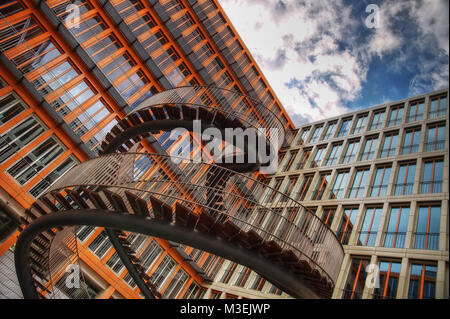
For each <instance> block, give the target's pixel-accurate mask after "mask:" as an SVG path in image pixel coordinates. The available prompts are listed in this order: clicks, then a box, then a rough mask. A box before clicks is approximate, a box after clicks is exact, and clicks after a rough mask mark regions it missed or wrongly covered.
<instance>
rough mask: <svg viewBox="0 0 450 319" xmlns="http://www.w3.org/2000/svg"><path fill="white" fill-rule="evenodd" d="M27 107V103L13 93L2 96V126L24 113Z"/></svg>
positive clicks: (0, 114)
mask: <svg viewBox="0 0 450 319" xmlns="http://www.w3.org/2000/svg"><path fill="white" fill-rule="evenodd" d="M26 108H27V107H26V105H25V104H24V103H22V102H21V101H20V100H19V99H18V98H16V97H15V96H14V94H13V93H10V94H8V95H5V96H3V97H0V126H2V125H3V124H5V123H6V122H8V121H9V120H11V119H13V118H14V117H16V116H17V115H19V114H20V113H22V112H23V111H24V110H25V109H26Z"/></svg>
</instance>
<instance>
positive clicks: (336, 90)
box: [220, 0, 448, 124]
mask: <svg viewBox="0 0 450 319" xmlns="http://www.w3.org/2000/svg"><path fill="white" fill-rule="evenodd" d="M445 2H446V1H437V0H417V1H408V2H406V1H394V0H385V1H384V2H383V3H382V4H381V5H380V8H381V17H382V19H381V28H379V29H373V30H372V31H371V32H368V37H367V41H364V42H362V41H361V39H359V41H358V34H359V33H360V32H361V28H366V27H365V24H364V19H361V17H355V16H351V12H352V11H351V9H352V7H351V6H350V5H345V4H344V3H343V1H342V0H337V1H326V0H311V1H309V0H221V1H220V3H221V4H222V6H223V7H224V9H225V11H226V13H227V15H228V16H229V17H230V19H231V21H232V22H233V24H234V25H235V27H236V28H237V30H238V32H239V34H240V35H241V37H242V38H243V41H244V43H245V44H246V45H247V47H248V48H249V49H250V51H251V53H252V54H253V56H254V57H255V58H256V60H257V62H258V64H259V65H260V67H261V69H262V70H263V72H264V74H265V76H266V77H267V79H268V80H269V82H270V84H271V86H272V87H273V89H274V90H275V92H276V94H277V96H278V97H279V99H280V100H281V102H282V103H283V105H284V107H285V108H286V109H287V111H288V113H289V114H290V115H291V117H292V118H293V120H294V121H296V120H298V121H303V120H304V119H305V118H307V119H309V120H311V121H316V120H321V119H323V118H327V117H330V116H337V115H340V114H342V113H346V112H349V111H350V110H349V109H348V108H347V107H345V106H344V105H345V104H346V102H347V101H352V100H354V99H355V98H357V97H359V95H360V93H361V90H362V88H363V85H364V82H365V81H366V76H367V73H368V68H369V64H370V62H371V60H372V59H373V58H375V57H378V58H383V57H386V56H389V57H390V56H391V55H392V54H393V53H395V54H396V59H395V60H392V65H388V66H387V69H389V68H390V69H391V71H401V69H402V67H404V65H405V64H406V63H408V62H409V60H408V57H409V55H408V53H407V52H403V51H401V48H402V47H404V45H405V44H409V43H410V42H411V40H410V39H404V38H403V35H402V34H401V32H399V30H397V29H396V28H395V22H397V21H398V19H399V17H400V15H401V14H402V13H405V12H406V13H407V14H408V15H409V17H410V19H412V20H414V21H416V22H417V24H418V28H419V30H420V32H421V35H422V37H423V38H422V37H421V39H420V40H422V41H414V45H415V46H420V45H423V42H424V41H423V39H428V38H430V37H432V38H433V39H435V40H436V41H435V42H436V43H437V44H436V45H437V46H439V48H442V50H444V49H443V48H444V47H445V45H447V51H446V54H447V58H448V15H447V20H446V21H445V19H444V18H442V13H440V10H442V7H443V6H445ZM432 3H433V4H432ZM447 7H448V4H447ZM424 12H426V13H427V14H424ZM430 13H434V15H435V16H438V17H437V18H436V19H435V20H433V17H432V16H433V14H430ZM430 16H431V17H430ZM442 24H444V25H445V24H446V25H447V29H446V31H445V28H442ZM443 29H444V31H442V30H443ZM365 31H366V32H367V29H365ZM445 35H447V38H446V39H445ZM416 42H417V43H416ZM444 52H445V50H444ZM444 55H445V53H444ZM435 64H436V63H434V64H433V65H429V66H428V69H427V71H428V72H429V73H428V74H427V76H422V77H420V76H417V78H416V79H415V80H414V81H413V82H414V83H412V84H411V85H410V87H411V91H415V89H414V87H415V86H417V87H426V86H427V85H428V86H429V85H430V83H432V84H433V85H438V86H439V85H443V84H444V85H445V82H446V81H447V82H448V75H447V76H445V75H444V74H443V73H442V71H439V72H436V65H435ZM439 65H440V63H439ZM424 68H425V67H423V69H424ZM423 71H424V72H425V69H424V70H423ZM444 71H445V67H444ZM446 71H447V72H448V63H447V69H446ZM288 84H289V85H288ZM447 86H448V84H447ZM433 87H434V86H433ZM297 124H298V123H297Z"/></svg>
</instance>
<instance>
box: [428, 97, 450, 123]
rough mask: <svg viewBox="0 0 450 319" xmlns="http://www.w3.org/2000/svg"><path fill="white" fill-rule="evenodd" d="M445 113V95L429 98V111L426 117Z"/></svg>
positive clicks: (431, 117)
mask: <svg viewBox="0 0 450 319" xmlns="http://www.w3.org/2000/svg"><path fill="white" fill-rule="evenodd" d="M446 114H447V95H443V96H438V97H433V98H431V104H430V111H429V113H428V117H429V118H430V119H433V118H436V117H440V116H445V115H446Z"/></svg>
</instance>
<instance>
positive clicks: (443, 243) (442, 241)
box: [439, 200, 449, 251]
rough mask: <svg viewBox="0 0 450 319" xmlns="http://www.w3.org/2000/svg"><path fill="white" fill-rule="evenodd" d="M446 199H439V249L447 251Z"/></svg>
mask: <svg viewBox="0 0 450 319" xmlns="http://www.w3.org/2000/svg"><path fill="white" fill-rule="evenodd" d="M448 209H449V207H448V200H443V201H441V220H440V225H439V233H440V235H439V250H443V251H448V240H449V236H448Z"/></svg>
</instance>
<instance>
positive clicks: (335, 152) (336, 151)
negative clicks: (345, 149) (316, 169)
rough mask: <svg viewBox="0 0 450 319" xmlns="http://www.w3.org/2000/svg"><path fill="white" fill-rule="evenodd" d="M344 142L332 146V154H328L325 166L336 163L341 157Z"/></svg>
mask: <svg viewBox="0 0 450 319" xmlns="http://www.w3.org/2000/svg"><path fill="white" fill-rule="evenodd" d="M341 151H342V143H339V144H334V145H333V147H332V148H331V152H330V155H329V156H328V159H327V162H326V164H325V166H332V165H336V164H337V162H338V159H339V157H340V156H341Z"/></svg>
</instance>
